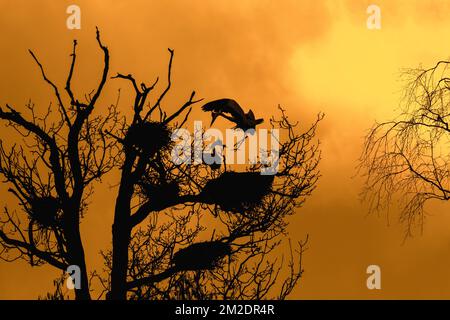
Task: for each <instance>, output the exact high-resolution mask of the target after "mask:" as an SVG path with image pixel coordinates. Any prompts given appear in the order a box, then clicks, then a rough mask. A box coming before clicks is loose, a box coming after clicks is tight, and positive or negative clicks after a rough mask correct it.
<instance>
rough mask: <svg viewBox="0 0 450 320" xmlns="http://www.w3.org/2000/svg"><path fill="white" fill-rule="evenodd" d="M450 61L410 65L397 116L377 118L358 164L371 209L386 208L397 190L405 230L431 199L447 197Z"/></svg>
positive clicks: (416, 221) (449, 196)
mask: <svg viewBox="0 0 450 320" xmlns="http://www.w3.org/2000/svg"><path fill="white" fill-rule="evenodd" d="M449 64H450V62H449V61H439V62H438V63H437V64H436V65H435V66H434V67H432V68H429V69H424V68H422V67H419V68H417V69H409V70H406V71H405V73H404V75H405V77H406V81H407V85H406V88H405V92H404V97H403V100H402V101H403V103H402V104H401V113H400V115H399V117H398V118H396V119H394V120H392V121H387V122H383V123H376V124H375V125H374V126H373V127H372V129H371V130H370V132H369V134H368V135H367V137H366V140H365V144H364V150H363V154H362V157H361V162H360V169H362V170H363V173H364V174H365V176H366V185H365V189H364V192H363V195H364V197H365V199H367V200H368V201H369V203H370V208H371V210H381V209H384V208H386V207H387V206H388V205H389V204H390V203H391V202H392V200H393V197H395V196H396V195H399V197H400V204H401V209H402V211H401V216H400V219H401V221H402V222H405V224H406V225H407V233H406V235H407V236H408V235H411V234H412V232H413V229H414V227H415V226H423V219H424V206H425V204H426V203H427V202H428V201H429V200H431V199H437V200H444V201H446V200H449V199H450V185H449V182H450V181H449V164H450V161H449V160H450V158H449V156H450V153H449V151H450V150H449V149H448V142H449V138H450V134H449V133H450V131H449V117H450V108H449V107H450V105H449V103H450V86H449V85H450V78H449Z"/></svg>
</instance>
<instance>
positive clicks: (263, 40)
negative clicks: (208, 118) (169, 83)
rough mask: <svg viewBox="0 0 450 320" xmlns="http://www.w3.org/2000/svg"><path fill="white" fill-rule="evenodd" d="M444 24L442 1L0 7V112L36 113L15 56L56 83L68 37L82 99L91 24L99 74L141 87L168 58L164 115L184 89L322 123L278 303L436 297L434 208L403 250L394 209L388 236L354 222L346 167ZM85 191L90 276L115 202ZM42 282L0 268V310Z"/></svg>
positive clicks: (427, 56)
mask: <svg viewBox="0 0 450 320" xmlns="http://www.w3.org/2000/svg"><path fill="white" fill-rule="evenodd" d="M73 3H76V4H77V5H79V6H80V7H81V15H82V25H81V27H82V28H81V30H76V31H74V30H68V29H67V28H66V24H65V20H66V18H67V14H66V13H65V11H66V8H67V6H68V5H70V4H73ZM371 3H374V4H377V5H379V6H380V7H381V14H382V29H381V30H368V29H367V28H366V19H367V14H366V8H367V6H368V5H369V4H371ZM449 13H450V1H426V2H425V1H420V0H417V1H412V0H408V1H406V0H405V1H400V0H395V1H394V0H388V1H381V0H373V1H363V0H354V1H334V0H330V1H320V2H319V1H314V0H311V1H307V0H292V1H291V0H289V1H288V0H282V1H268V0H253V1H249V0H246V1H237V0H216V1H212V0H209V1H207V0H202V1H200V0H193V1H183V0H177V1H170V3H169V2H168V1H149V0H147V1H125V0H120V1H119V0H118V1H100V0H89V1H87V0H86V1H76V2H73V1H58V2H56V1H51V0H46V1H43V0H40V1H25V0H20V1H7V0H0V15H1V19H0V30H1V33H0V40H1V50H0V61H1V62H2V63H1V64H0V74H1V75H2V77H1V78H0V105H2V106H3V105H4V104H5V103H10V104H12V105H15V106H17V108H23V106H24V104H25V103H26V101H27V100H28V99H29V98H32V100H33V101H35V102H36V104H37V105H44V106H46V105H47V104H48V102H49V95H50V89H49V88H48V86H47V85H46V84H45V83H43V81H42V80H41V78H40V77H39V74H38V72H37V69H36V66H35V65H34V64H33V61H32V60H31V58H30V57H29V55H28V52H27V49H28V48H31V49H33V50H34V51H35V53H36V54H37V55H38V56H39V57H40V59H41V62H42V63H43V64H44V65H45V66H46V68H47V72H48V75H49V76H51V78H52V79H54V80H55V81H57V82H58V83H60V84H63V81H65V76H66V72H67V69H68V66H69V53H70V50H71V43H72V40H73V39H74V38H77V39H78V41H79V47H78V49H79V51H78V67H77V70H76V89H77V90H82V91H83V92H88V91H90V90H91V89H92V88H93V87H94V86H95V84H96V83H97V80H98V78H99V76H100V73H99V72H100V70H101V53H100V51H99V49H98V47H97V46H96V43H95V37H94V30H95V26H96V25H97V26H99V27H100V29H101V31H102V38H103V42H104V43H105V44H107V46H108V47H109V49H110V53H111V68H110V69H111V74H114V73H115V72H117V71H119V72H123V73H133V74H134V75H135V76H136V78H137V79H139V80H142V81H146V82H147V83H149V82H152V81H153V80H154V79H155V77H156V76H158V75H159V76H161V77H162V78H164V76H165V70H166V65H167V59H168V55H167V50H166V48H167V47H171V48H173V49H175V60H174V68H173V79H174V87H173V90H172V92H171V94H170V98H169V99H168V100H167V102H166V103H167V106H168V107H169V108H170V106H171V105H172V104H175V103H177V104H179V103H180V102H183V101H184V100H185V99H186V98H187V97H188V95H189V93H190V91H191V90H192V89H195V90H196V91H197V93H198V95H199V97H204V98H205V99H207V100H209V99H214V98H220V97H224V96H227V97H233V98H235V99H236V100H238V101H239V102H240V103H241V104H242V105H244V106H250V107H252V108H253V109H254V110H258V113H259V114H263V115H264V116H266V115H269V114H272V113H274V112H275V107H276V106H277V105H278V104H281V105H283V106H284V107H285V108H286V109H287V110H288V112H289V116H290V117H291V118H292V119H298V120H299V121H300V123H301V124H304V125H307V124H308V123H309V122H310V121H311V120H312V119H313V118H314V117H315V115H316V114H317V112H319V111H323V112H325V113H326V118H325V120H324V121H323V122H322V123H321V126H320V128H319V136H320V140H321V142H322V150H323V161H322V163H321V171H322V178H321V180H320V182H319V185H318V188H317V190H316V191H315V193H314V194H313V196H312V197H311V198H309V199H308V201H307V202H306V204H305V206H304V207H303V208H302V209H300V210H299V212H298V214H297V215H296V216H295V217H293V218H292V219H291V226H290V231H291V234H292V237H293V239H301V238H303V237H304V236H305V235H306V234H309V239H310V241H309V250H308V251H307V252H306V253H305V256H304V268H305V271H306V272H305V274H304V277H303V279H302V280H301V282H300V285H299V286H298V288H297V289H296V290H295V291H294V293H293V294H292V296H291V298H301V299H303V298H325V299H345V298H447V299H448V298H450V275H449V274H448V271H447V270H448V269H449V268H450V223H449V222H450V216H448V215H446V214H445V211H446V210H448V207H447V206H446V204H432V205H430V206H428V207H427V209H428V211H429V212H432V217H430V219H428V220H427V222H426V225H425V229H424V233H423V235H418V236H416V237H415V238H412V239H409V240H407V241H406V242H405V243H403V241H402V240H403V231H404V229H403V228H404V226H401V225H399V224H398V223H397V216H396V213H395V211H394V212H391V213H390V217H391V219H390V221H391V223H390V225H388V224H387V219H386V216H385V215H381V216H380V217H377V216H375V215H370V216H367V207H366V206H364V205H363V204H361V203H360V202H359V200H358V193H359V192H360V190H361V187H362V181H361V179H359V178H355V174H356V171H355V167H356V164H357V158H358V155H359V153H360V150H361V144H362V138H363V136H364V134H365V132H366V130H367V129H368V128H369V127H370V126H371V124H372V123H373V122H374V121H375V119H379V120H382V119H388V118H390V117H393V116H394V115H395V114H396V108H397V105H398V102H399V99H400V90H401V88H402V83H401V82H400V81H399V73H400V70H401V68H405V67H414V66H417V65H419V64H423V65H425V66H428V65H430V64H433V63H434V62H436V61H437V60H440V59H445V58H448V57H449V52H450V41H448V40H446V39H447V38H448V34H449V31H450V20H449V19H448V18H447V17H448V15H449ZM119 87H126V86H125V85H124V83H119V82H117V81H109V82H108V85H107V87H106V89H105V91H104V95H103V97H102V99H101V101H100V104H105V105H109V104H110V103H111V102H113V101H115V94H116V92H117V89H118V88H119ZM123 101H125V99H124V100H123ZM196 115H197V116H198V115H199V113H198V112H197V113H195V112H194V113H193V115H192V116H193V117H196ZM193 119H194V118H193ZM0 132H2V133H3V132H4V130H3V128H0ZM3 136H4V135H3ZM3 136H2V138H3ZM113 182H114V181H112V182H111V183H113ZM96 190H97V192H96V195H95V197H94V198H93V201H92V205H91V207H90V211H89V213H88V214H87V216H86V218H85V219H84V220H83V223H82V231H83V235H84V236H85V239H86V240H85V251H86V255H87V260H88V266H89V268H90V269H91V270H92V269H94V268H101V260H100V259H99V254H98V252H99V250H101V249H106V248H108V246H109V243H110V227H111V223H112V212H113V203H114V201H113V199H114V198H113V197H114V192H112V191H111V190H109V189H108V188H106V187H105V186H97V189H96ZM4 194H5V189H4V188H3V189H0V195H4ZM2 205H3V204H2ZM370 264H377V265H379V266H380V267H381V272H382V289H381V290H375V291H371V290H368V289H367V287H366V277H367V275H366V273H365V270H366V268H367V266H368V265H370ZM55 276H56V272H54V271H53V269H51V268H49V267H40V268H31V267H29V266H27V265H26V264H25V263H22V262H18V263H14V264H7V263H3V262H2V263H0V298H1V299H6V298H27V299H28V298H36V297H37V296H38V295H39V294H44V293H45V292H47V291H48V290H50V289H51V284H52V282H51V281H52V279H53V278H54V277H55Z"/></svg>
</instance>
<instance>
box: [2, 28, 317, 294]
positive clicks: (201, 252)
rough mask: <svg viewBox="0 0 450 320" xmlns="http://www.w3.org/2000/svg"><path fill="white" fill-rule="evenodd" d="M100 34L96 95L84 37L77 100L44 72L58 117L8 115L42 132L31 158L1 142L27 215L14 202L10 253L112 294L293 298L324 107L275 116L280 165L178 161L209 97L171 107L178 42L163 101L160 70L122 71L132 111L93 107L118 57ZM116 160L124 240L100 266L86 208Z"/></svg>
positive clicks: (85, 290) (6, 226) (6, 240)
mask: <svg viewBox="0 0 450 320" xmlns="http://www.w3.org/2000/svg"><path fill="white" fill-rule="evenodd" d="M97 40H98V43H99V45H100V47H101V49H102V50H103V52H104V55H105V67H104V71H103V76H102V79H101V82H100V84H99V87H98V89H97V90H96V91H95V92H94V93H93V94H91V95H88V96H87V102H86V103H81V102H79V101H78V100H77V99H76V98H75V97H74V94H73V93H72V90H71V86H70V82H71V78H72V74H73V70H74V65H75V57H76V56H75V47H76V42H75V43H74V51H73V54H72V64H71V67H70V71H69V76H68V80H67V85H66V88H65V89H66V92H67V94H68V96H69V99H70V103H69V105H68V107H67V108H66V107H64V106H65V104H64V103H63V101H62V98H61V95H60V93H59V91H58V89H57V87H56V85H54V84H53V83H52V82H50V81H49V80H48V79H47V77H46V76H45V74H44V73H43V75H44V79H46V81H47V82H49V83H50V84H51V85H52V87H53V88H54V90H55V94H56V97H57V100H58V107H59V110H60V112H59V113H58V116H59V118H57V120H56V122H54V124H53V125H48V124H47V123H48V121H49V120H50V116H46V117H44V118H39V117H37V116H35V113H34V107H31V106H30V109H31V114H32V116H31V117H32V120H25V119H24V118H22V116H21V114H20V113H19V112H17V111H15V110H14V109H12V108H9V107H8V108H9V111H7V112H3V111H2V112H1V114H0V117H1V118H2V119H5V120H7V121H8V122H9V123H10V124H11V125H12V126H13V128H15V129H18V130H25V132H24V131H20V132H22V133H23V135H24V136H25V137H26V138H27V139H28V138H34V139H35V140H33V141H35V144H34V145H30V144H26V147H27V148H28V149H30V154H31V155H33V156H34V158H32V159H34V160H32V161H31V162H30V160H29V158H28V156H27V155H25V151H22V149H19V151H17V149H14V148H13V149H12V150H11V151H6V149H5V148H4V147H3V146H2V148H1V150H2V157H1V168H2V169H1V170H2V171H1V173H2V175H3V176H4V177H5V178H6V180H7V182H8V183H10V184H11V185H12V186H13V187H12V188H11V192H12V193H13V194H14V195H15V196H16V197H17V198H18V199H19V203H20V204H21V207H22V209H23V211H24V212H25V214H26V216H19V214H18V213H16V214H15V215H13V214H11V213H10V212H9V211H8V210H5V217H6V222H3V224H2V227H1V229H0V230H2V231H1V238H2V242H1V243H2V246H3V249H4V252H3V253H2V257H4V258H5V257H6V256H7V255H8V254H9V251H10V250H16V251H17V252H18V253H19V257H21V258H25V259H28V260H29V261H30V263H32V264H33V265H34V264H36V263H37V262H39V263H42V262H47V263H50V264H52V265H54V266H56V267H58V268H60V269H62V270H65V268H66V267H67V265H69V264H75V265H79V266H80V267H81V268H82V272H83V276H82V278H83V281H82V289H81V290H78V291H77V296H76V297H77V298H89V290H90V288H93V287H94V286H93V285H92V282H93V281H94V280H97V281H99V283H100V284H101V286H102V288H103V291H102V292H101V294H100V297H103V295H104V294H105V297H106V298H107V299H220V298H222V299H261V298H266V297H276V298H280V299H284V298H285V297H286V296H287V295H288V294H289V293H290V292H291V291H292V290H293V288H294V287H295V285H296V284H297V282H298V280H299V279H300V277H301V275H302V272H303V270H302V266H301V258H302V253H303V251H304V250H305V245H306V240H305V241H304V242H299V243H298V246H295V247H291V244H290V242H289V243H286V241H285V240H286V239H287V236H288V233H287V226H288V221H287V218H288V216H290V215H292V214H294V213H295V211H296V210H295V209H296V208H298V207H301V206H302V204H303V203H304V201H305V200H306V198H307V197H308V196H310V195H311V193H312V191H313V190H314V188H315V186H316V183H317V180H318V178H319V170H318V164H319V161H320V150H319V143H318V141H316V137H315V135H316V129H317V126H318V123H319V121H320V120H321V119H322V118H323V115H322V114H319V115H318V117H317V120H316V121H315V122H314V123H313V124H312V125H311V126H310V127H308V128H306V130H305V131H300V130H299V129H298V128H297V124H296V123H292V122H291V121H290V120H289V119H288V117H287V115H286V113H285V111H284V110H283V109H281V108H279V111H280V116H279V118H272V119H270V126H271V127H272V129H274V128H276V129H280V130H281V135H280V140H279V143H280V149H279V170H278V171H276V173H275V172H274V173H275V174H274V175H261V174H260V171H261V170H262V169H264V168H265V167H266V166H267V164H264V163H261V162H258V163H254V164H251V165H248V166H246V167H245V171H238V169H239V168H240V167H239V166H238V165H229V164H226V157H223V164H221V165H210V164H206V163H200V164H189V163H181V164H177V163H175V162H174V161H173V158H172V153H173V150H174V149H173V147H174V144H173V142H172V135H173V133H174V132H176V130H177V129H181V128H183V127H185V126H186V124H187V123H189V121H190V114H191V110H192V107H193V106H194V105H195V104H197V103H198V102H200V101H201V99H195V92H192V93H191V94H190V95H189V97H188V99H186V101H185V102H184V103H182V104H181V106H179V107H178V108H175V111H174V112H173V113H169V112H168V110H165V108H163V101H164V98H165V97H166V95H167V94H168V92H169V91H170V89H171V85H172V80H171V70H172V62H173V56H174V52H173V50H171V49H169V53H170V59H169V66H168V79H167V80H168V82H167V85H166V86H165V87H164V89H163V90H162V92H161V93H160V94H157V95H155V97H154V99H153V102H152V103H150V100H152V99H151V98H150V96H151V95H153V92H154V90H155V88H156V85H157V83H158V79H156V81H155V82H154V83H153V84H151V85H147V84H145V83H140V84H138V82H137V81H136V80H135V78H134V77H133V76H132V75H130V74H121V73H118V74H117V75H115V76H113V77H112V78H114V79H122V80H125V81H127V82H128V83H130V84H131V87H132V89H133V92H134V94H133V95H134V97H133V103H132V105H133V107H132V116H131V118H130V119H126V118H125V117H124V118H122V117H120V116H119V114H118V111H117V103H116V104H115V105H112V106H111V107H110V108H109V110H108V112H107V113H106V114H103V115H102V114H100V115H99V116H97V117H93V116H92V115H91V113H92V111H93V109H94V105H95V103H96V101H97V99H98V97H99V95H100V93H101V91H102V88H103V86H104V84H105V82H106V79H107V73H108V61H109V54H108V50H107V48H106V47H105V46H103V45H102V43H101V41H100V36H99V34H98V31H97ZM33 57H34V55H33ZM36 61H37V59H36ZM38 64H39V63H38ZM39 66H40V67H41V65H40V64H39ZM41 70H42V71H43V69H42V67H41ZM51 111H52V109H51V108H49V113H50V112H51ZM258 123H260V122H258ZM187 146H189V145H186V146H185V147H187ZM191 147H195V142H192V145H191ZM228 148H231V145H230V146H228ZM39 162H42V164H39ZM42 168H44V169H48V170H47V171H45V170H43V169H42ZM112 169H117V170H119V172H120V181H119V183H118V187H117V196H116V202H115V211H114V223H113V226H112V248H111V250H109V251H106V252H103V257H104V259H105V269H104V270H103V271H102V272H93V273H91V275H90V276H89V277H88V275H87V271H86V265H85V261H84V254H83V247H82V243H81V235H80V232H79V223H80V218H81V216H82V214H84V213H85V211H86V199H87V197H88V196H89V195H90V193H91V190H92V189H91V188H90V183H91V182H92V181H93V180H95V179H100V178H101V177H102V176H103V175H104V174H105V173H107V172H108V171H110V170H112ZM41 213H43V214H41ZM49 213H51V214H49ZM23 223H27V224H28V225H27V227H22V224H23ZM12 235H15V238H12ZM284 244H285V245H284ZM283 245H284V248H285V249H286V250H285V249H283ZM5 250H7V251H5ZM283 251H286V252H289V256H288V258H286V259H285V258H283V257H282V255H281V253H282V252H283ZM13 259H14V258H13ZM281 274H282V276H283V277H284V280H283V281H280V279H279V276H280V275H281ZM62 281H63V278H58V279H56V280H55V288H56V291H55V292H54V293H52V294H48V295H47V296H46V298H48V299H64V298H67V292H65V291H64V289H63V285H62V283H63V282H62ZM275 290H276V291H275Z"/></svg>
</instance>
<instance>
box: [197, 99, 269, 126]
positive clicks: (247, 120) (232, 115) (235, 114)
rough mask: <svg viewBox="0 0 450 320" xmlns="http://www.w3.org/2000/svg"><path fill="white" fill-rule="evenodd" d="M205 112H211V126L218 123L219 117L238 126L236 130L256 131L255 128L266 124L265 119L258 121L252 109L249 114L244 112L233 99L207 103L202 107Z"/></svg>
mask: <svg viewBox="0 0 450 320" xmlns="http://www.w3.org/2000/svg"><path fill="white" fill-rule="evenodd" d="M202 110H203V111H206V112H211V115H212V119H211V124H210V125H212V124H213V123H214V121H216V119H217V117H218V116H222V117H223V118H225V119H228V120H229V121H231V122H233V123H235V124H236V126H235V127H234V129H237V128H239V129H242V130H244V131H246V130H248V129H255V127H256V126H257V125H258V124H260V123H263V122H264V119H256V118H255V115H254V113H253V111H252V110H251V109H250V110H249V111H248V112H247V113H245V112H244V110H242V108H241V106H240V105H239V104H238V103H237V102H236V101H235V100H233V99H227V98H225V99H219V100H214V101H210V102H208V103H206V104H205V105H204V106H203V107H202Z"/></svg>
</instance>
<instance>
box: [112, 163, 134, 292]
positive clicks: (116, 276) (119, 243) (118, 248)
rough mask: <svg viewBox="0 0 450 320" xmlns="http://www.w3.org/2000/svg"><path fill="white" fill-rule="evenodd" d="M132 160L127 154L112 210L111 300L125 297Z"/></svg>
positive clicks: (131, 192)
mask: <svg viewBox="0 0 450 320" xmlns="http://www.w3.org/2000/svg"><path fill="white" fill-rule="evenodd" d="M134 160H135V157H134V156H133V155H128V154H127V157H126V159H125V164H124V167H123V169H122V176H121V181H120V187H119V192H118V195H117V199H116V205H115V210H114V223H113V226H112V238H113V240H112V242H113V249H112V251H113V255H112V270H111V292H110V293H109V294H108V296H107V298H108V299H111V300H126V297H127V271H128V246H129V244H130V238H131V224H130V216H131V199H132V197H133V191H134V190H133V187H134V185H133V182H132V180H133V179H132V174H131V172H132V168H133V163H134Z"/></svg>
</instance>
